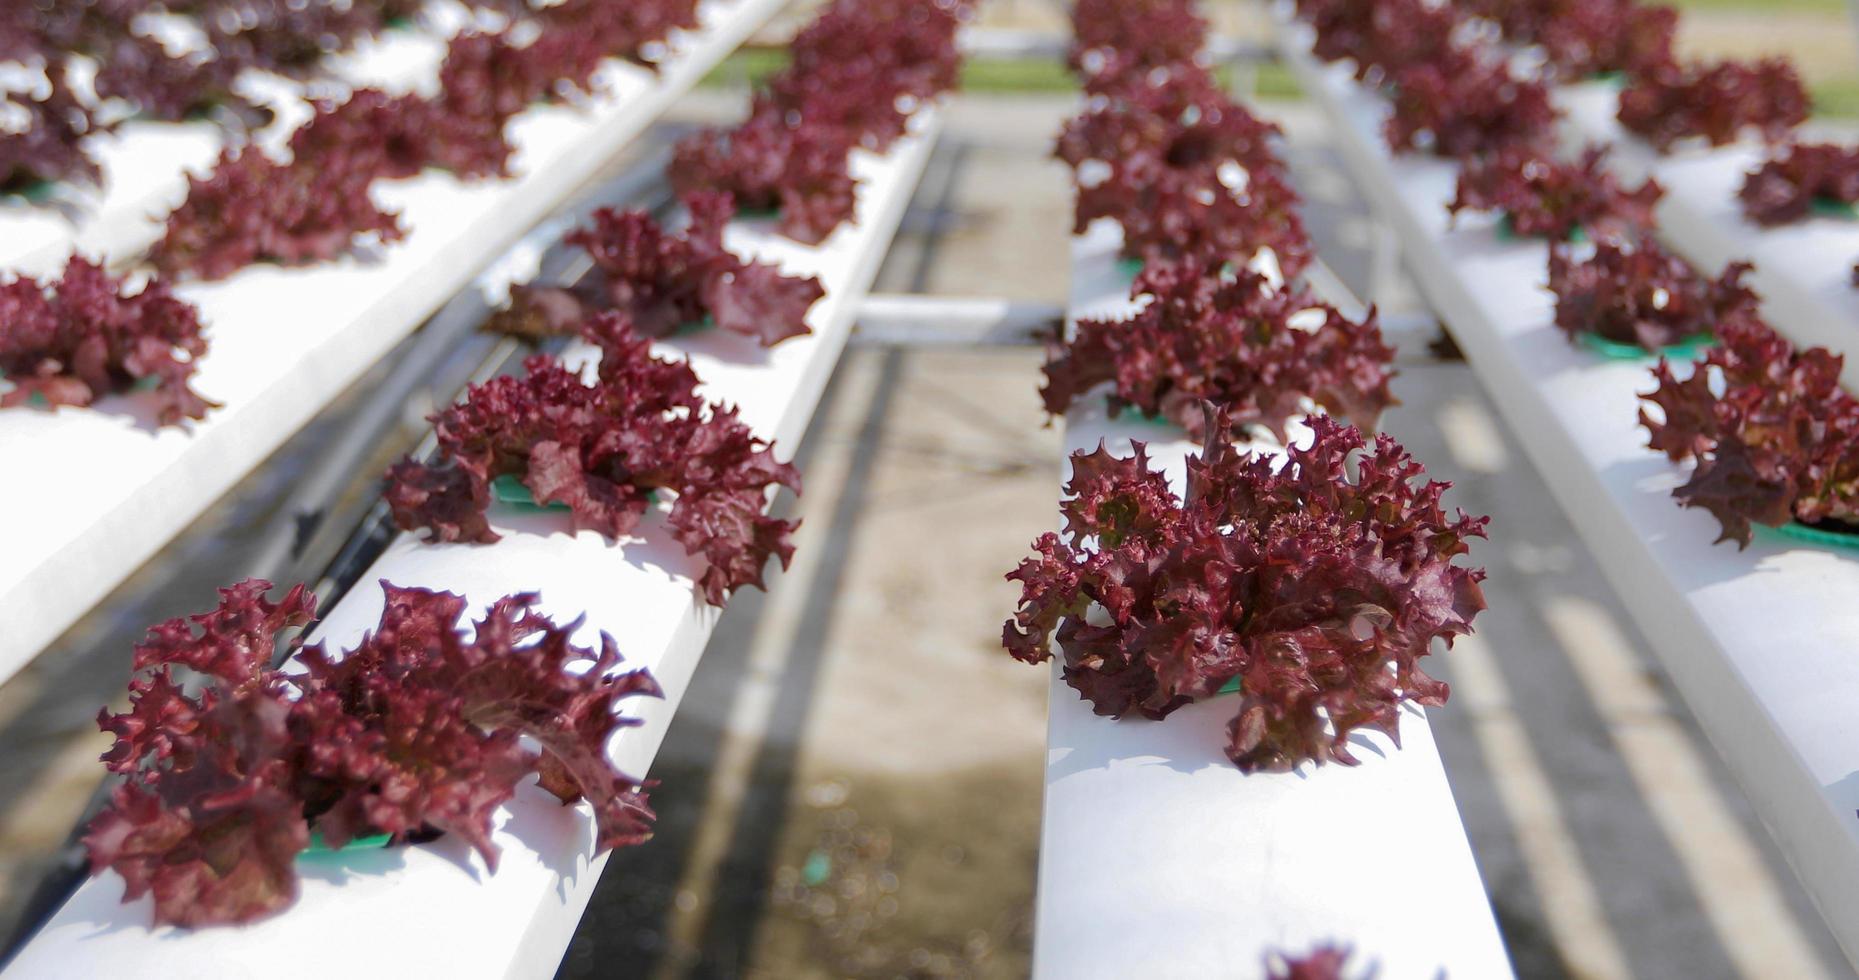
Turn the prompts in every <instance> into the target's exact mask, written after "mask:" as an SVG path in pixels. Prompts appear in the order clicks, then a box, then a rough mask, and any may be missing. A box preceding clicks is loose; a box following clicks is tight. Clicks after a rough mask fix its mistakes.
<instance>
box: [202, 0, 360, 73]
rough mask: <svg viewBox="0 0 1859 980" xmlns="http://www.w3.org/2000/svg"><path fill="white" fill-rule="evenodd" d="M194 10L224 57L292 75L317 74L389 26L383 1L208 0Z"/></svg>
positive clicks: (210, 38) (214, 47)
mask: <svg viewBox="0 0 1859 980" xmlns="http://www.w3.org/2000/svg"><path fill="white" fill-rule="evenodd" d="M179 6H180V7H181V8H182V9H183V11H184V12H188V11H186V8H187V7H189V6H192V7H194V8H195V9H194V10H193V11H190V12H194V13H197V14H198V16H199V20H200V24H201V26H202V27H204V28H205V29H206V35H207V42H208V44H210V45H211V46H212V48H213V50H214V51H216V52H217V53H218V54H219V57H221V58H224V59H228V60H230V61H233V62H236V63H238V64H241V65H250V66H252V67H256V68H261V69H263V70H265V71H270V72H276V73H277V74H280V75H285V76H288V77H291V78H307V77H309V76H311V75H314V74H316V72H317V69H318V67H319V64H320V63H321V61H322V59H323V56H324V55H328V54H334V53H336V52H339V51H345V50H347V49H349V48H350V47H352V46H354V44H355V43H356V42H357V41H360V40H362V39H363V38H366V37H368V36H370V35H372V34H374V33H376V32H378V31H379V30H380V29H381V28H382V27H383V26H384V23H385V21H384V19H383V18H382V16H381V11H380V4H378V3H369V2H350V3H304V2H303V0H205V2H199V3H196V4H191V5H190V4H187V3H182V4H180V5H179Z"/></svg>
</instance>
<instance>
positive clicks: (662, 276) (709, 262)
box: [494, 191, 826, 347]
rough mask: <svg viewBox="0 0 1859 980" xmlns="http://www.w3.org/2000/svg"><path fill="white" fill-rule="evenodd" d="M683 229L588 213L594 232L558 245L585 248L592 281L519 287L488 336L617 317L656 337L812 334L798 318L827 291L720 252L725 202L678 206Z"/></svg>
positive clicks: (729, 207)
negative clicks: (695, 331)
mask: <svg viewBox="0 0 1859 980" xmlns="http://www.w3.org/2000/svg"><path fill="white" fill-rule="evenodd" d="M684 203H685V206H686V207H687V208H689V209H690V212H691V224H690V227H689V228H687V229H685V231H684V234H683V235H681V236H672V235H669V234H666V233H665V230H664V229H663V228H660V227H659V224H658V222H657V221H656V220H654V219H653V217H652V215H651V214H650V213H649V212H646V211H615V210H613V209H612V208H603V209H601V210H599V211H596V212H594V226H593V227H592V228H582V229H579V230H577V231H575V232H574V233H572V234H570V235H569V236H568V237H567V238H566V239H565V241H566V242H567V243H568V244H570V245H575V246H578V247H580V248H582V249H585V250H586V251H587V253H588V255H589V256H590V257H591V258H592V259H593V260H594V268H595V270H597V272H598V275H589V276H587V277H585V278H584V279H583V280H582V282H581V284H580V285H579V286H578V287H576V288H574V289H559V288H548V287H535V286H519V287H517V288H516V289H515V290H513V291H512V297H511V300H512V302H511V306H510V309H508V310H506V311H504V312H503V313H500V314H499V315H498V317H497V319H496V320H495V321H494V326H495V327H496V328H497V329H500V330H503V331H505V332H508V333H515V334H519V335H523V336H547V335H565V334H572V333H574V332H576V331H577V330H578V329H579V328H580V326H581V324H582V322H583V321H584V320H585V319H586V318H587V316H588V315H589V314H590V313H591V312H594V311H597V310H602V309H613V310H618V311H619V312H621V313H622V314H624V315H625V317H626V319H627V320H628V321H629V322H630V323H631V324H632V325H633V328H634V329H635V330H637V331H638V332H639V333H641V334H643V335H645V336H648V337H663V336H667V335H669V334H671V333H672V332H674V331H676V330H677V329H678V328H680V327H683V326H687V325H691V324H696V323H699V322H701V321H702V320H703V319H704V318H705V317H706V316H708V317H710V318H711V319H712V320H713V321H714V322H715V324H716V325H717V326H718V327H721V328H722V329H724V330H729V331H732V332H735V333H739V334H743V335H745V336H749V337H754V338H756V339H757V340H759V341H761V343H762V345H763V346H765V347H773V346H774V345H775V344H778V343H780V342H781V341H783V340H786V339H788V338H789V337H799V336H803V335H805V334H807V333H810V332H811V328H809V327H808V326H807V311H808V310H809V309H811V308H812V307H813V304H814V303H815V302H817V301H818V300H819V298H820V297H821V296H824V295H826V290H825V288H824V287H822V286H821V285H820V280H819V279H817V278H815V277H813V276H808V277H806V278H801V277H799V276H785V275H782V274H781V269H780V268H779V267H778V266H775V265H772V264H770V263H767V262H746V261H744V260H742V259H740V258H738V257H737V256H736V255H735V253H733V252H731V251H729V250H728V249H727V248H724V247H723V229H724V228H725V227H726V226H727V225H728V224H729V221H730V218H731V217H733V216H734V215H735V213H736V205H735V203H734V202H732V201H731V200H730V198H729V195H727V194H720V193H716V192H714V191H712V192H707V193H699V194H693V195H691V196H689V197H687V198H685V200H684Z"/></svg>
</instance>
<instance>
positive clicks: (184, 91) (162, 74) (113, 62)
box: [93, 33, 272, 129]
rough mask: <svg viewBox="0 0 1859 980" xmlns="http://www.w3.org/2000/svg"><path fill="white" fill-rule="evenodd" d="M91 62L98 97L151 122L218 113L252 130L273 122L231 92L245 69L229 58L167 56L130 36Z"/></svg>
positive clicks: (151, 42)
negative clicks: (122, 104)
mask: <svg viewBox="0 0 1859 980" xmlns="http://www.w3.org/2000/svg"><path fill="white" fill-rule="evenodd" d="M93 56H94V57H95V58H96V61H97V75H96V79H95V82H94V85H95V89H96V92H97V95H98V97H99V98H103V99H121V100H123V101H124V102H126V103H128V104H130V105H132V106H134V107H135V108H136V111H137V112H139V113H141V114H142V115H144V116H146V117H149V118H151V119H159V120H162V121H164V122H180V121H182V120H185V119H192V118H196V117H200V116H206V115H209V114H215V113H217V114H219V115H220V116H222V117H230V118H231V119H233V120H236V121H237V122H239V123H241V124H243V125H245V126H247V127H249V128H253V129H256V128H258V127H261V126H263V125H265V124H267V123H269V122H270V121H271V118H272V113H271V110H269V109H266V108H262V107H260V106H258V105H255V104H253V103H252V102H251V101H250V100H249V99H247V98H246V97H245V96H243V95H240V94H238V93H237V92H235V91H233V82H234V81H235V80H236V79H237V78H238V77H239V73H240V72H241V71H243V70H244V69H245V67H246V66H245V65H243V64H240V63H239V62H238V61H236V60H233V59H232V58H227V57H220V56H217V55H214V54H213V53H211V52H191V53H188V54H182V55H176V54H170V53H169V52H168V51H167V50H166V49H165V48H163V47H162V45H161V43H160V42H159V41H156V40H155V39H153V38H148V37H143V36H141V35H138V34H130V33H124V34H123V35H121V36H119V37H115V38H112V39H110V40H109V41H108V42H107V43H106V45H105V46H103V47H101V48H100V50H97V51H96V52H94V53H93Z"/></svg>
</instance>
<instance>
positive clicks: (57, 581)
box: [0, 0, 786, 681]
mask: <svg viewBox="0 0 1859 980" xmlns="http://www.w3.org/2000/svg"><path fill="white" fill-rule="evenodd" d="M785 2H786V0H709V2H707V3H706V4H705V5H704V7H703V8H702V9H703V14H704V18H705V23H706V24H707V25H708V26H707V27H706V29H705V30H704V31H702V32H700V33H692V34H681V35H679V36H677V37H676V38H675V39H674V41H673V54H672V55H670V56H669V58H668V59H667V60H666V61H665V62H664V63H663V65H662V66H661V68H660V70H659V72H658V74H656V75H654V74H653V73H651V72H649V71H647V70H645V69H643V68H640V67H638V66H635V65H626V64H620V63H617V62H615V63H613V64H611V65H610V70H609V71H608V73H607V74H608V77H609V84H608V86H607V89H606V94H604V95H603V96H602V97H601V98H599V99H597V100H594V101H592V102H590V103H589V104H588V105H586V106H583V107H563V106H547V107H538V108H536V109H532V110H530V111H529V112H526V113H524V114H523V115H522V116H520V117H518V118H517V119H516V120H515V121H513V122H512V123H511V126H510V136H511V139H512V141H513V142H514V143H515V144H516V146H517V153H516V157H515V160H514V163H513V169H514V172H515V173H516V174H517V176H516V177H515V178H513V179H511V180H508V181H494V182H480V183H473V184H464V183H460V182H459V181H457V180H455V179H453V178H452V177H451V176H449V175H445V174H441V173H437V172H429V173H427V174H425V175H423V176H421V177H418V178H415V179H413V180H406V181H394V182H390V183H383V184H380V185H378V186H377V189H376V194H377V196H378V198H379V199H380V200H381V201H382V202H383V203H384V204H386V205H387V206H389V207H390V208H392V209H395V210H398V211H400V212H401V213H402V214H403V216H404V217H403V221H404V223H405V225H406V226H407V227H408V228H409V229H411V231H410V234H409V235H408V236H407V239H406V240H405V241H402V242H400V243H398V244H396V245H394V246H392V247H391V248H388V249H385V250H383V251H382V252H381V253H380V254H379V255H376V256H372V257H370V256H363V257H356V258H349V259H344V260H341V261H337V262H331V263H327V264H324V265H319V266H315V267H311V268H306V269H282V268H278V267H275V266H263V265H261V266H255V267H252V268H248V269H245V270H243V271H242V272H240V273H238V274H236V275H234V276H232V277H231V278H229V279H226V280H224V281H221V282H215V283H194V284H188V285H185V286H183V287H181V288H180V289H179V292H180V293H181V295H183V296H185V297H186V298H187V299H189V300H191V301H193V302H195V303H196V304H198V305H199V307H200V310H201V314H202V319H203V321H204V322H205V324H206V333H207V337H208V339H209V341H210V343H211V349H210V351H209V352H208V354H207V356H206V357H205V358H203V359H202V360H201V362H200V370H199V372H198V374H197V375H196V381H195V384H194V387H195V389H196V390H197V391H199V392H200V393H201V394H203V395H204V396H206V397H207V398H208V399H210V400H213V401H217V402H221V403H223V404H224V406H225V407H224V408H221V409H218V410H216V411H214V412H212V413H210V414H209V415H208V416H207V418H206V419H205V420H204V421H201V422H196V423H191V424H189V425H187V426H186V427H184V428H175V427H166V428H161V429H156V428H154V427H153V426H152V415H151V413H150V412H149V411H148V404H147V399H146V396H137V395H130V396H123V397H114V398H109V399H105V400H104V401H103V402H101V403H100V404H99V405H98V406H96V407H95V408H93V409H71V408H66V409H61V410H58V411H56V412H50V411H42V410H33V409H9V410H7V411H4V412H0V472H4V473H6V474H7V478H6V479H5V480H0V513H4V514H7V515H9V516H8V520H7V522H6V523H5V525H4V526H0V554H5V555H6V556H7V560H6V561H5V562H0V622H5V623H7V628H6V629H5V630H3V631H0V681H4V680H5V679H6V678H7V677H9V676H11V675H12V674H13V672H14V671H16V670H18V669H19V667H20V666H21V665H22V664H24V663H26V662H27V661H28V660H30V659H31V657H32V656H33V655H34V654H36V653H37V652H38V651H39V650H40V649H41V648H42V647H43V646H44V645H45V644H47V643H49V642H51V641H52V640H53V639H54V638H56V637H57V636H58V635H59V634H60V633H62V632H63V631H64V630H65V629H66V628H67V627H69V626H70V625H71V624H72V623H74V622H76V621H77V620H78V618H79V617H80V616H82V615H83V614H84V612H85V611H86V610H88V609H90V608H91V606H93V605H94V604H95V603H96V602H97V601H98V600H100V599H102V598H103V597H104V596H106V595H108V594H109V592H110V590H111V589H113V588H115V587H116V585H117V584H118V583H119V582H121V581H122V580H123V579H124V578H125V577H127V576H128V575H129V574H130V573H131V572H133V571H135V569H136V567H137V566H138V565H140V564H141V563H142V562H144V561H146V560H147V559H148V558H149V557H150V556H151V555H153V554H154V553H155V552H156V551H158V550H159V549H160V548H161V546H162V545H163V544H165V543H166V542H167V541H168V540H169V539H170V538H171V537H172V536H173V535H174V534H176V533H177V532H179V531H180V530H181V529H183V528H185V527H186V526H187V525H188V523H189V522H191V521H192V520H193V519H194V518H195V517H197V516H198V515H199V514H200V513H202V512H203V511H204V510H205V509H206V508H207V507H208V506H210V505H212V503H213V502H214V501H216V500H218V499H219V498H220V496H221V495H222V494H224V493H225V492H226V491H227V490H229V489H230V488H231V487H232V486H233V485H234V484H235V483H236V482H237V481H238V480H239V478H240V477H242V476H244V475H245V473H246V472H247V471H249V470H250V469H251V468H252V467H253V466H255V465H257V464H258V463H259V462H260V461H262V460H263V459H264V458H265V457H266V456H268V455H269V454H270V453H271V452H272V451H273V450H275V449H276V448H277V447H278V446H279V445H281V444H282V443H283V442H284V441H285V440H286V439H288V438H289V437H290V436H291V434H292V433H294V432H296V431H297V429H298V428H299V427H301V426H302V425H303V424H304V423H305V422H307V421H309V419H310V418H312V417H313V416H314V415H315V414H316V413H317V412H318V411H319V410H320V409H321V408H322V407H323V406H324V405H325V404H326V403H327V402H328V401H329V400H330V399H332V398H334V397H335V396H336V395H337V394H339V393H340V392H341V391H342V389H343V388H344V387H346V386H347V385H348V384H349V383H351V382H353V381H354V380H355V379H356V378H358V377H360V376H361V375H362V373H363V372H365V371H366V370H367V368H368V367H369V366H370V365H372V364H373V363H374V362H375V361H376V360H378V359H379V358H380V357H381V356H382V355H384V354H385V353H386V352H387V351H388V350H390V349H391V348H392V347H393V346H394V345H395V344H396V343H398V342H400V340H401V339H402V338H404V337H405V336H407V334H409V333H410V332H412V331H413V330H414V329H415V328H416V327H417V326H419V324H420V323H421V322H422V321H423V320H424V319H425V318H426V317H427V316H429V315H430V314H431V313H432V312H433V311H434V310H436V309H437V308H438V307H439V306H440V304H442V303H443V302H445V300H447V299H448V298H450V297H451V296H452V295H454V294H455V293H457V292H459V291H460V290H462V289H464V288H466V287H467V286H468V285H469V284H470V283H471V281H472V277H473V276H474V275H476V274H477V272H478V270H479V269H481V268H483V267H484V266H485V265H486V264H487V263H489V262H490V261H492V260H493V259H495V258H497V257H498V256H499V255H501V254H502V253H503V252H504V251H505V250H506V249H508V248H509V247H510V246H511V244H512V243H514V242H516V241H517V239H518V238H519V237H520V236H521V235H522V234H523V233H524V232H525V231H527V230H528V229H529V228H530V227H531V226H532V225H535V224H536V223H537V222H539V221H541V220H542V219H543V218H544V217H546V216H547V215H548V214H549V213H550V212H551V211H553V210H554V209H555V208H556V207H558V206H559V205H560V203H561V202H562V201H564V200H565V199H566V198H567V197H568V196H569V195H570V194H572V193H573V192H574V191H575V190H576V189H578V188H579V187H581V186H582V185H583V184H584V183H585V182H586V181H587V180H589V179H590V178H592V177H593V176H594V175H596V174H597V173H598V172H599V171H600V169H601V168H602V167H603V166H605V165H606V164H607V162H608V161H609V160H611V159H612V158H613V156H614V155H615V154H616V153H617V152H618V151H619V150H620V149H621V148H622V147H623V146H625V145H626V143H627V142H629V141H630V140H631V139H632V138H633V137H634V136H636V135H637V134H638V133H640V132H641V131H643V130H644V129H645V128H646V126H647V125H649V124H650V123H651V121H652V120H653V119H654V118H656V117H657V116H658V115H659V114H660V113H661V112H663V111H664V109H665V108H666V107H667V106H668V105H670V103H671V102H672V101H674V100H675V99H676V98H677V97H678V96H679V95H680V94H682V93H683V92H684V91H686V90H687V89H689V88H690V87H691V86H692V85H694V84H695V83H696V82H697V80H698V79H699V78H701V77H702V76H703V75H704V73H706V72H707V71H709V70H710V68H711V67H712V66H713V65H715V64H716V63H717V62H718V61H720V60H721V59H722V58H723V57H724V56H725V55H727V54H728V53H729V52H731V51H733V50H735V48H736V47H737V46H738V45H739V44H740V43H741V42H742V41H743V40H744V39H745V38H746V37H747V36H748V35H749V34H751V33H752V32H753V31H754V30H755V29H756V28H757V27H759V26H760V25H761V24H762V23H764V22H765V21H766V20H767V19H768V18H769V17H770V16H772V15H773V14H774V12H775V11H777V10H779V9H780V8H781V7H782V6H784V5H785Z"/></svg>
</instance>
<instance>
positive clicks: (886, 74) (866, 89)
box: [768, 0, 969, 152]
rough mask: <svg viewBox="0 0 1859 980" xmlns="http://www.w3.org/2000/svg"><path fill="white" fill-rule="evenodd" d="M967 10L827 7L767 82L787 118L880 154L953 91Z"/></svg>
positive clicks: (939, 4) (904, 0)
mask: <svg viewBox="0 0 1859 980" xmlns="http://www.w3.org/2000/svg"><path fill="white" fill-rule="evenodd" d="M968 6H969V5H968V3H966V2H955V0H862V2H861V3H859V4H856V5H853V4H846V3H840V4H835V5H834V6H831V7H829V8H827V10H826V11H825V12H824V13H822V14H821V15H820V16H819V17H818V18H816V19H815V20H814V21H813V23H811V24H809V25H808V26H807V27H806V29H804V30H802V31H801V32H800V33H799V34H797V35H795V37H794V40H793V42H792V43H791V44H790V45H789V53H790V56H791V58H792V61H791V62H790V64H789V66H788V67H787V68H786V69H785V70H783V71H781V72H779V73H777V74H776V75H775V76H774V77H773V78H771V79H769V82H768V96H769V98H770V100H771V101H772V102H773V103H774V104H775V105H776V106H778V107H779V108H780V110H781V111H782V112H783V113H786V112H794V113H798V114H799V115H800V116H801V117H802V118H804V119H805V120H806V123H807V125H810V126H828V127H836V128H843V129H848V130H851V131H852V132H854V133H856V134H857V135H858V138H857V140H856V142H858V143H860V144H861V145H863V146H865V147H867V148H869V149H872V150H875V151H879V152H882V151H883V150H885V149H886V148H887V147H889V146H890V144H891V142H892V141H894V140H895V139H897V138H898V137H900V136H902V135H903V134H904V131H905V123H906V121H907V120H908V118H909V113H910V111H912V110H913V109H914V108H915V107H916V106H918V105H921V104H922V103H924V102H927V101H928V100H930V99H933V98H935V97H936V96H938V95H940V94H942V93H943V92H946V91H949V90H950V89H953V88H955V86H956V83H957V80H958V74H959V72H960V68H961V54H960V52H959V50H958V48H957V46H956V31H957V29H958V28H959V27H960V26H961V20H962V18H963V17H964V16H965V15H966V13H967V10H968Z"/></svg>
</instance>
